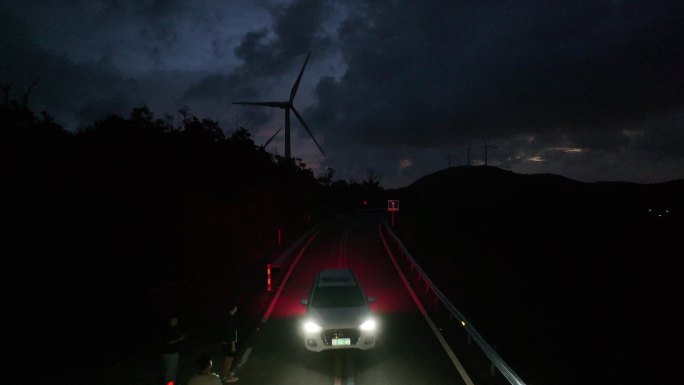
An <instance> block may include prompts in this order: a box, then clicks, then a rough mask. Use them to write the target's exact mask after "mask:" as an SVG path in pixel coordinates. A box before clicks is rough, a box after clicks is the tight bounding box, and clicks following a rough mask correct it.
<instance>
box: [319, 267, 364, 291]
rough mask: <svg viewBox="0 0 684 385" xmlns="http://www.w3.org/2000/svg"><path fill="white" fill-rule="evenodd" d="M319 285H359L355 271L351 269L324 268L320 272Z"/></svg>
mask: <svg viewBox="0 0 684 385" xmlns="http://www.w3.org/2000/svg"><path fill="white" fill-rule="evenodd" d="M316 283H317V285H318V286H319V287H325V286H358V283H356V277H354V273H353V272H352V271H351V270H349V269H324V270H321V271H319V272H318V278H317V282H316Z"/></svg>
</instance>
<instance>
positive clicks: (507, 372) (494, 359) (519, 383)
mask: <svg viewBox="0 0 684 385" xmlns="http://www.w3.org/2000/svg"><path fill="white" fill-rule="evenodd" d="M384 227H385V229H386V232H387V234H389V235H390V236H391V238H392V241H393V242H394V244H395V245H396V246H397V247H398V248H399V250H400V251H401V252H402V254H404V256H405V257H406V259H407V260H408V261H409V263H410V264H411V267H412V268H413V269H415V270H416V271H417V272H418V274H420V277H421V278H422V279H423V281H424V282H425V284H426V285H428V287H429V288H430V290H431V291H432V292H433V293H434V294H435V296H436V297H437V298H438V299H439V301H440V302H441V303H442V305H444V307H445V308H446V309H447V310H448V311H449V312H450V313H451V315H452V316H453V317H454V318H455V319H457V320H459V321H460V322H461V325H463V328H464V329H465V331H466V333H468V335H469V336H470V337H471V338H472V339H473V340H474V341H475V343H477V345H478V346H479V347H480V349H482V352H483V353H484V354H485V355H486V356H487V358H489V361H490V362H491V363H492V365H494V367H496V368H497V369H498V370H499V372H500V373H501V374H502V375H503V376H504V377H505V378H506V379H507V380H508V382H509V383H510V384H512V385H525V382H524V381H523V380H522V379H521V378H520V376H518V375H517V374H516V373H515V372H514V371H513V369H511V367H510V366H508V364H507V363H506V362H505V361H504V360H503V359H502V358H501V356H499V354H498V353H497V352H496V351H495V350H494V349H493V348H492V347H491V346H490V345H489V344H488V343H487V341H485V339H484V338H483V337H482V336H481V335H480V333H479V332H478V331H477V330H476V329H475V328H474V327H473V326H472V325H471V324H470V323H469V322H468V320H467V319H466V318H465V317H464V316H463V313H461V312H460V311H459V310H458V309H457V308H456V306H454V305H453V304H452V303H451V301H449V299H448V298H447V297H446V296H445V295H444V294H443V293H442V292H441V291H440V290H439V288H438V287H437V286H436V285H435V284H434V283H433V282H432V280H431V279H430V277H428V275H427V274H425V272H424V271H423V269H422V268H421V267H420V265H418V263H417V262H416V260H415V259H413V256H411V253H409V251H408V249H407V248H406V246H404V243H403V242H401V240H400V239H399V237H397V235H396V234H394V232H393V231H392V229H391V228H390V227H389V226H387V223H385V224H384Z"/></svg>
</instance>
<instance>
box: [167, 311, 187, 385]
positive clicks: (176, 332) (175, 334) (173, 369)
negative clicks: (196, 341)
mask: <svg viewBox="0 0 684 385" xmlns="http://www.w3.org/2000/svg"><path fill="white" fill-rule="evenodd" d="M184 339H185V334H183V333H181V332H180V329H179V328H178V317H175V316H172V317H171V318H169V322H168V324H167V325H166V329H165V330H164V341H163V344H162V355H163V357H164V383H165V384H167V385H171V384H174V383H175V382H176V373H177V372H178V351H179V349H180V343H181V342H182V341H183V340H184Z"/></svg>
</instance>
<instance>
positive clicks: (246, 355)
mask: <svg viewBox="0 0 684 385" xmlns="http://www.w3.org/2000/svg"><path fill="white" fill-rule="evenodd" d="M250 354H252V348H251V347H249V348H247V349H246V350H245V353H244V354H243V355H242V358H240V363H239V364H238V366H237V367H238V368H240V367H242V365H244V364H246V363H247V360H248V359H249V355H250Z"/></svg>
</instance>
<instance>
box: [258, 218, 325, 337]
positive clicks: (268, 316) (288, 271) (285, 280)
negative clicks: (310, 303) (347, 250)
mask: <svg viewBox="0 0 684 385" xmlns="http://www.w3.org/2000/svg"><path fill="white" fill-rule="evenodd" d="M321 229H322V227H321V228H319V229H318V230H316V232H315V233H313V235H311V238H309V240H308V241H307V242H306V244H305V245H304V247H302V250H301V251H300V252H299V254H298V255H297V258H295V260H294V262H292V265H290V268H289V269H288V270H287V274H285V277H284V278H283V282H281V283H280V286H278V291H277V292H276V294H275V296H274V297H273V300H272V301H271V304H270V305H269V306H268V310H266V313H265V314H264V317H263V318H262V319H261V323H262V324H265V323H266V321H268V319H269V318H270V317H271V313H272V312H273V309H274V308H275V305H276V303H277V302H278V298H280V294H281V293H282V292H283V289H284V288H285V285H286V284H287V280H288V279H289V278H290V274H292V270H294V268H295V266H296V265H297V262H299V259H300V258H301V257H302V254H304V252H305V251H306V249H307V248H308V247H309V244H310V243H311V241H313V240H314V238H316V235H318V233H319V232H320V231H321Z"/></svg>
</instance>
